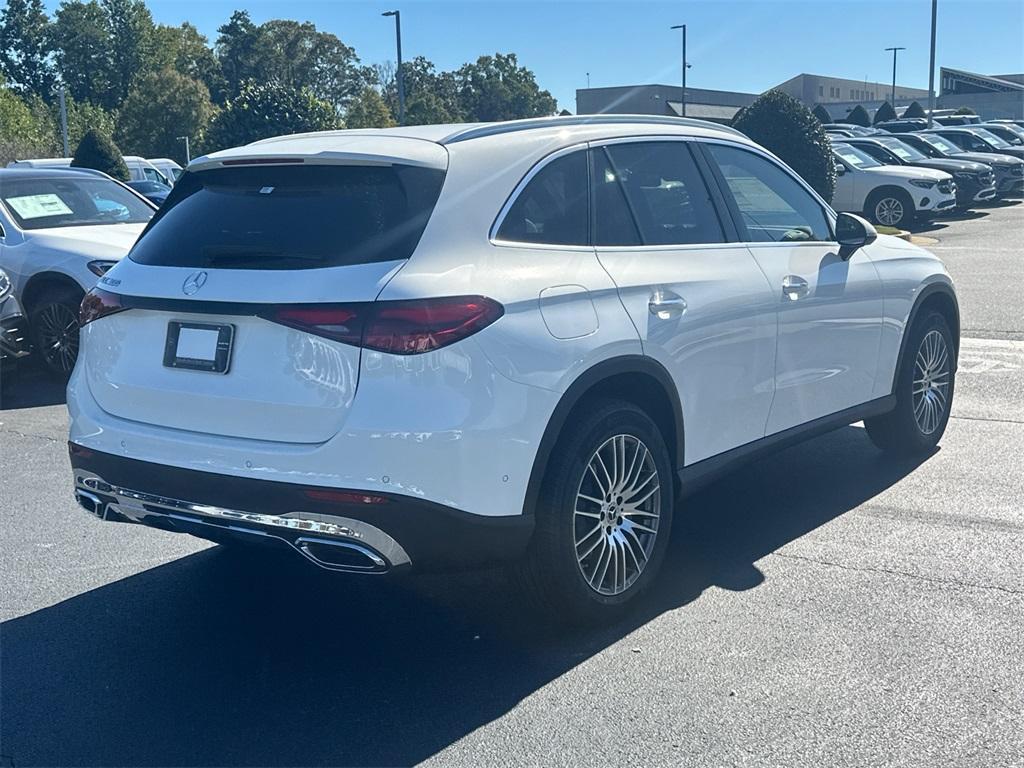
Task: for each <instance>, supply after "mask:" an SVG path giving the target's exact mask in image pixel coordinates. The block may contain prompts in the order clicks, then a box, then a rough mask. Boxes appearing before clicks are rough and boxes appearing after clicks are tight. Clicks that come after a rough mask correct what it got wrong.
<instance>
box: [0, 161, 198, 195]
mask: <svg viewBox="0 0 1024 768" xmlns="http://www.w3.org/2000/svg"><path fill="white" fill-rule="evenodd" d="M122 159H123V160H124V164H125V166H127V168H128V180H127V181H126V182H125V183H126V184H127V185H128V186H129V187H131V188H132V189H134V190H135V191H136V192H138V193H139V194H141V195H142V196H143V197H145V198H146V199H147V200H149V201H150V202H151V203H153V204H155V205H156V206H158V207H159V206H161V205H163V203H164V200H166V199H167V195H168V194H170V192H171V187H173V186H174V182H175V181H177V180H178V177H179V176H181V174H182V172H183V171H184V169H183V168H182V167H181V166H180V165H178V163H176V162H175V161H174V160H172V159H170V158H169V157H156V158H145V157H138V156H137V155H124V156H123V158H122ZM71 160H72V158H70V157H45V158H31V159H27V160H15V161H13V162H10V163H8V164H7V167H8V168H71ZM74 170H79V171H86V172H89V171H90V169H88V168H76V169H74Z"/></svg>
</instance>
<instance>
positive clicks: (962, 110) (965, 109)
mask: <svg viewBox="0 0 1024 768" xmlns="http://www.w3.org/2000/svg"><path fill="white" fill-rule="evenodd" d="M953 114H954V115H973V114H974V110H973V109H971V108H970V107H960V109H958V110H957V111H956V112H954V113H953Z"/></svg>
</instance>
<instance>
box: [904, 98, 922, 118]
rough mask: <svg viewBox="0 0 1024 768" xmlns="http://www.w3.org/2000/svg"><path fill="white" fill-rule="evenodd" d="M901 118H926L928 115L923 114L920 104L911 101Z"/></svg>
mask: <svg viewBox="0 0 1024 768" xmlns="http://www.w3.org/2000/svg"><path fill="white" fill-rule="evenodd" d="M903 117H905V118H906V117H928V115H927V114H925V111H924V107H922V106H921V102H919V101H912V102H911V103H910V106H909V107H907V109H906V111H905V112H904V113H903Z"/></svg>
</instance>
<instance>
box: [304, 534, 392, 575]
mask: <svg viewBox="0 0 1024 768" xmlns="http://www.w3.org/2000/svg"><path fill="white" fill-rule="evenodd" d="M292 546H293V547H295V549H297V550H298V551H299V552H300V553H301V554H302V555H304V556H306V557H307V558H309V559H310V560H312V561H313V562H314V563H316V564H317V565H319V566H320V567H321V568H326V569H327V570H331V571H349V572H353V571H354V572H359V573H384V572H385V571H387V570H389V569H390V565H389V564H388V562H387V560H385V559H384V558H383V557H381V556H380V555H378V554H377V553H376V552H374V551H373V550H372V549H370V548H368V547H364V546H363V545H361V544H354V543H352V542H348V541H332V540H330V539H318V538H310V537H306V536H302V537H299V538H298V539H296V540H295V541H294V542H293V543H292Z"/></svg>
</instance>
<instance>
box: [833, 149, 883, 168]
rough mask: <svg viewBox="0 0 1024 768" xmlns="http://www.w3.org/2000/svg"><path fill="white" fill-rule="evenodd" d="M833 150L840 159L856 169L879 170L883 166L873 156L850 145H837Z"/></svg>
mask: <svg viewBox="0 0 1024 768" xmlns="http://www.w3.org/2000/svg"><path fill="white" fill-rule="evenodd" d="M832 149H833V151H834V152H835V153H836V155H837V156H838V157H840V158H841V159H842V160H844V161H845V162H846V163H847V164H848V165H852V166H853V167H854V168H878V167H879V166H881V165H882V164H881V163H880V162H878V161H877V160H875V158H873V157H871V155H869V154H867V153H865V152H861V151H860V150H859V149H855V148H853V147H851V146H850V145H849V144H836V145H835V146H834V147H833V148H832Z"/></svg>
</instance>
